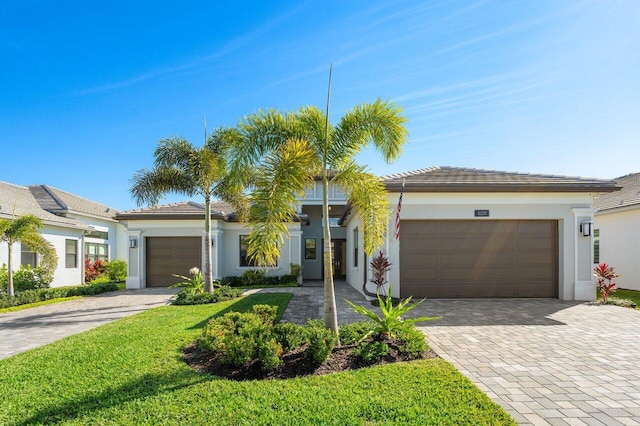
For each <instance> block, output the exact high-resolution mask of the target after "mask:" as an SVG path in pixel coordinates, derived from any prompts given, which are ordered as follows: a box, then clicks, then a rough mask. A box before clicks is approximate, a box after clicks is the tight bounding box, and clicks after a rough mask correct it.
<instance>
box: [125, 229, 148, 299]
mask: <svg viewBox="0 0 640 426" xmlns="http://www.w3.org/2000/svg"><path fill="white" fill-rule="evenodd" d="M131 241H135V245H136V246H135V247H131ZM127 250H128V253H127V263H128V266H127V269H128V271H127V281H126V286H127V288H134V289H138V288H144V287H145V285H144V278H145V277H144V274H143V271H144V266H145V263H144V257H143V256H144V253H143V252H144V248H143V241H142V231H127Z"/></svg>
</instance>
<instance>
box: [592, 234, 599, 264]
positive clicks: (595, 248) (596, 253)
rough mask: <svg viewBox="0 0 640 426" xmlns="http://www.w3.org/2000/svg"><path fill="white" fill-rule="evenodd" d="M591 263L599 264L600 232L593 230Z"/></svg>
mask: <svg viewBox="0 0 640 426" xmlns="http://www.w3.org/2000/svg"><path fill="white" fill-rule="evenodd" d="M593 263H596V264H598V263H600V230H599V229H594V230H593Z"/></svg>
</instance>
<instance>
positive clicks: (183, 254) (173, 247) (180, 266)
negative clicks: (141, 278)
mask: <svg viewBox="0 0 640 426" xmlns="http://www.w3.org/2000/svg"><path fill="white" fill-rule="evenodd" d="M201 241H202V239H201V238H200V237H147V238H146V249H147V263H146V264H147V268H146V271H147V287H167V286H169V285H171V284H174V283H176V282H178V281H179V279H177V278H176V277H173V276H172V274H180V275H185V276H188V275H189V269H191V268H193V267H194V266H197V267H198V268H200V264H201V261H200V260H201V259H202V254H201Z"/></svg>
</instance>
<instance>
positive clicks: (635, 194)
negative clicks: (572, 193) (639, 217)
mask: <svg viewBox="0 0 640 426" xmlns="http://www.w3.org/2000/svg"><path fill="white" fill-rule="evenodd" d="M614 180H615V182H616V185H618V186H619V187H620V188H621V189H620V191H616V192H611V193H609V194H602V195H598V196H597V197H596V199H595V201H594V202H593V206H594V207H595V208H597V209H598V211H603V210H611V209H617V208H620V207H629V206H640V173H633V174H630V175H626V176H621V177H619V178H616V179H614Z"/></svg>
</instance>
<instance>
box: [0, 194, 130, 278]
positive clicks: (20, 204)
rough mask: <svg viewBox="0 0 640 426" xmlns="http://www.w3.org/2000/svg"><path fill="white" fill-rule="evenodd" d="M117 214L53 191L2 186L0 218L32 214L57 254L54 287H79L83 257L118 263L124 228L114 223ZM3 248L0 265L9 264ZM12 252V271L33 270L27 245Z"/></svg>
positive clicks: (34, 262)
mask: <svg viewBox="0 0 640 426" xmlns="http://www.w3.org/2000/svg"><path fill="white" fill-rule="evenodd" d="M115 213H116V211H115V210H114V209H112V208H110V207H107V206H104V205H102V204H99V203H96V202H93V201H90V200H87V199H85V198H82V197H78V196H76V195H73V194H70V193H68V192H65V191H61V190H59V189H57V188H53V187H51V186H47V185H32V186H28V187H27V186H19V185H14V184H11V183H6V182H0V218H5V219H11V218H12V217H14V215H15V216H22V215H25V214H32V215H34V216H36V217H38V218H39V219H40V220H41V221H42V223H43V228H42V229H41V231H40V232H41V234H42V236H43V237H44V238H45V239H46V240H48V241H49V242H50V243H51V244H53V246H54V247H55V249H56V253H57V255H58V268H57V269H56V271H55V274H54V278H53V281H52V283H51V286H53V287H59V286H64V285H77V284H81V283H82V282H83V281H84V259H85V258H86V259H90V260H97V259H101V260H109V259H112V258H114V259H115V258H117V251H118V250H117V247H116V241H117V234H118V232H122V226H121V225H119V224H118V223H117V222H116V220H115V219H114V218H113V215H114V214H115ZM7 249H8V248H7V245H6V244H0V265H1V264H6V263H7V262H8V253H7V251H8V250H7ZM121 251H122V250H121ZM12 253H13V258H12V261H13V264H12V265H11V266H12V268H13V269H14V270H17V269H19V268H20V266H21V265H24V266H26V265H31V266H33V267H36V266H38V263H39V261H40V260H39V258H38V255H36V253H34V252H33V251H31V249H30V248H29V247H28V246H27V245H25V244H20V243H16V244H15V245H14V247H13V248H12Z"/></svg>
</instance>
